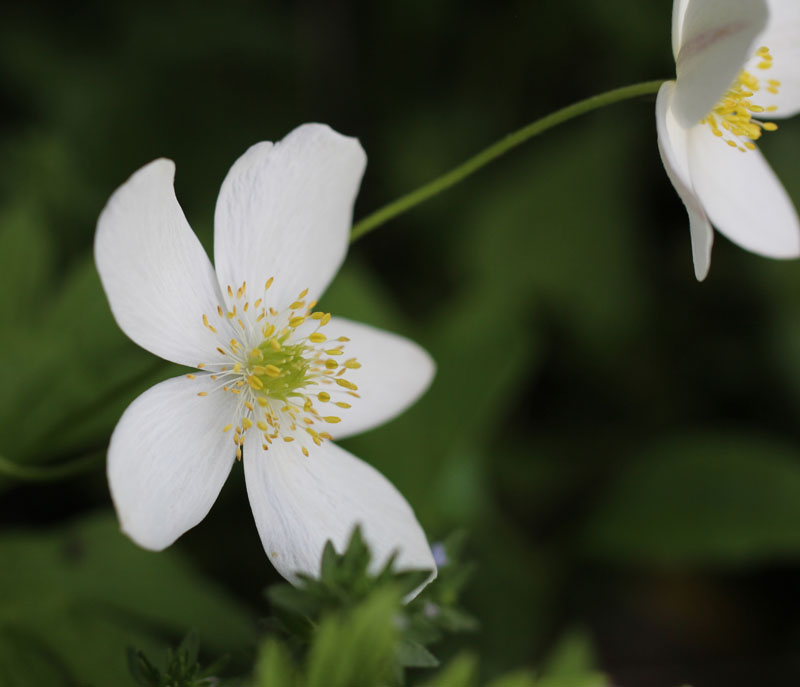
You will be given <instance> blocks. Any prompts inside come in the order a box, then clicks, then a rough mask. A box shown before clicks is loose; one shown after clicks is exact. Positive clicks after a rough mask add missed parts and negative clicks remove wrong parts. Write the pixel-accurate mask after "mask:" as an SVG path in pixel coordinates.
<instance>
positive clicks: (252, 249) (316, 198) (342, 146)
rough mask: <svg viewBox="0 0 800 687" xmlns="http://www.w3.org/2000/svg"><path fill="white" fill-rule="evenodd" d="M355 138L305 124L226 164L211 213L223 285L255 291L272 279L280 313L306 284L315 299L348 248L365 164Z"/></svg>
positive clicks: (258, 145)
mask: <svg viewBox="0 0 800 687" xmlns="http://www.w3.org/2000/svg"><path fill="white" fill-rule="evenodd" d="M366 161H367V158H366V155H365V154H364V150H363V149H362V148H361V145H360V144H359V142H358V140H357V139H355V138H349V137H347V136H342V135H341V134H338V133H336V132H335V131H333V130H332V129H331V128H330V127H328V126H325V125H323V124H304V125H303V126H300V127H298V128H297V129H295V130H294V131H292V132H291V133H290V134H289V135H288V136H286V138H284V139H283V140H282V141H280V142H279V143H276V144H274V145H272V144H271V143H258V144H256V145H254V146H252V147H251V148H250V149H249V150H248V151H247V152H246V153H245V154H244V155H242V157H240V158H239V159H238V160H237V161H236V163H235V164H234V165H233V167H231V169H230V171H229V172H228V175H227V177H225V181H224V182H223V184H222V188H221V189H220V193H219V198H218V199H217V209H216V213H215V216H214V223H215V232H216V234H215V238H214V260H215V263H216V267H217V274H218V276H219V280H220V285H221V286H222V288H223V289H225V288H226V287H227V285H229V284H230V285H231V286H232V287H233V288H234V289H236V288H237V287H238V286H239V285H240V284H241V282H243V281H246V282H247V283H248V285H249V286H248V291H249V292H252V293H255V292H256V291H258V290H259V289H260V288H261V287H263V284H264V282H265V281H266V280H267V279H268V278H269V277H275V283H274V285H273V287H272V291H270V296H271V298H272V299H274V300H272V301H271V304H272V305H274V306H275V307H276V308H277V309H278V310H281V309H282V308H283V307H285V306H287V305H288V304H289V303H291V302H292V301H293V300H294V299H295V297H296V296H297V294H298V293H299V292H300V291H302V290H303V289H306V288H308V289H309V292H310V295H311V297H312V298H319V297H320V296H321V295H322V292H323V291H324V290H325V288H326V287H327V285H328V283H329V282H330V280H331V279H332V278H333V275H334V274H336V271H337V270H338V269H339V266H340V265H341V262H342V260H343V259H344V255H345V253H346V251H347V244H348V238H349V235H350V226H351V223H352V214H353V203H354V202H355V197H356V194H357V193H358V187H359V184H360V183H361V177H362V175H363V173H364V167H365V166H366Z"/></svg>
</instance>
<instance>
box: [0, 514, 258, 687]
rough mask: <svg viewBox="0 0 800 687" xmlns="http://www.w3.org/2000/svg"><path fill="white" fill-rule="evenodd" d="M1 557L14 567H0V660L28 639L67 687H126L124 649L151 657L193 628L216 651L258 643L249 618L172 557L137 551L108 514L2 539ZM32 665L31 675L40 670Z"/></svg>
mask: <svg viewBox="0 0 800 687" xmlns="http://www.w3.org/2000/svg"><path fill="white" fill-rule="evenodd" d="M0 560H3V561H14V565H13V566H12V565H4V566H0V656H3V655H8V654H9V653H11V651H12V649H11V647H12V646H15V644H14V642H16V643H17V644H18V643H19V642H24V643H25V644H26V646H27V647H28V649H27V651H29V652H33V651H34V650H36V651H40V652H44V653H46V654H47V655H49V656H52V657H53V661H54V665H59V666H63V671H64V673H65V675H66V676H67V677H68V680H69V681H70V684H73V683H75V682H77V681H85V682H87V683H90V684H94V685H110V684H113V685H124V684H129V682H130V676H129V673H128V670H127V666H126V658H125V657H126V647H128V646H135V647H137V648H140V649H143V650H145V651H146V652H147V653H148V654H151V655H152V654H153V653H156V654H157V653H160V652H162V651H163V646H162V643H163V639H164V638H165V637H170V636H172V637H174V638H175V640H176V641H177V639H178V638H180V637H181V636H183V635H184V634H185V632H186V630H187V629H188V628H190V627H195V628H197V631H198V634H199V637H200V638H201V640H202V643H203V646H204V648H207V649H208V650H209V651H210V652H213V653H216V654H219V653H222V652H225V651H232V650H236V649H238V650H241V649H242V648H243V647H246V646H247V645H248V644H249V643H250V642H251V641H252V638H253V636H254V632H255V628H254V623H253V621H252V618H251V616H250V614H249V612H248V611H246V610H245V609H243V608H242V607H241V606H239V605H238V603H237V602H235V601H233V600H232V599H231V598H229V597H228V596H227V595H226V594H224V593H223V592H222V591H221V590H219V589H218V588H217V587H215V586H214V585H213V584H211V583H209V582H208V581H207V580H205V579H204V578H203V577H201V576H200V575H199V574H198V573H197V572H196V571H195V570H194V569H193V568H191V567H190V566H189V565H188V564H187V563H185V562H184V560H183V559H182V558H181V557H180V556H179V555H178V554H177V553H176V552H172V551H169V552H163V553H157V554H154V553H150V552H146V551H143V550H141V549H139V548H138V547H136V546H135V545H134V544H133V543H131V542H130V541H129V540H128V539H127V538H126V537H125V536H124V535H122V534H121V533H120V532H119V528H118V525H117V523H116V520H115V518H113V517H112V516H110V515H105V514H99V515H95V516H92V517H89V518H86V519H84V520H82V521H79V522H77V523H75V524H74V525H70V526H68V527H65V528H62V529H60V530H55V531H51V532H47V533H42V534H31V533H25V532H17V533H6V534H4V535H3V536H2V537H0ZM42 665H47V664H46V662H42ZM28 668H29V670H28V674H29V675H31V676H33V675H35V673H34V672H33V671H34V670H40V666H37V665H36V664H34V663H33V662H29V664H28ZM19 669H20V670H22V668H19ZM0 684H2V683H0ZM38 684H40V685H43V684H49V683H48V682H47V681H41V682H39V683H38ZM53 684H58V682H55V681H54V682H53Z"/></svg>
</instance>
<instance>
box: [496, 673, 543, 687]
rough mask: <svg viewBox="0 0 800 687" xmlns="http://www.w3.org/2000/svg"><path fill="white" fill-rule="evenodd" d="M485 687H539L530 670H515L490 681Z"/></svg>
mask: <svg viewBox="0 0 800 687" xmlns="http://www.w3.org/2000/svg"><path fill="white" fill-rule="evenodd" d="M486 687H539V683H538V682H536V676H535V675H534V674H533V672H531V671H530V670H516V671H514V672H513V673H507V674H505V675H501V676H500V677H498V678H496V679H494V680H492V681H491V682H490V683H489V684H488V685H487V686H486Z"/></svg>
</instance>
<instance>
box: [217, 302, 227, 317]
mask: <svg viewBox="0 0 800 687" xmlns="http://www.w3.org/2000/svg"><path fill="white" fill-rule="evenodd" d="M217 313H218V314H219V316H220V317H223V316H224V315H225V312H224V311H223V310H222V306H221V305H218V306H217Z"/></svg>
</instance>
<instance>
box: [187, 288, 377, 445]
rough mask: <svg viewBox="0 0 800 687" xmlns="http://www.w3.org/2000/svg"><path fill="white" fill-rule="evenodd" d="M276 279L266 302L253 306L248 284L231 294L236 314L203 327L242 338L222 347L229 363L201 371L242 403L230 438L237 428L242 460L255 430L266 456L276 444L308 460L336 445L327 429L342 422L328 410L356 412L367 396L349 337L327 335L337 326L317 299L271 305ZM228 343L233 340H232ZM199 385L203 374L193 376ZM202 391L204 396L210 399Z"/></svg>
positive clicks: (226, 313)
mask: <svg viewBox="0 0 800 687" xmlns="http://www.w3.org/2000/svg"><path fill="white" fill-rule="evenodd" d="M272 282H273V280H272V278H270V279H268V280H267V282H266V283H265V284H264V292H263V294H262V296H261V297H260V298H258V299H257V300H255V301H253V302H251V301H250V300H249V298H248V296H247V284H246V283H244V282H243V283H242V285H241V286H240V287H239V288H238V289H236V290H235V291H234V289H233V288H232V287H230V286H228V288H227V294H228V304H227V307H228V308H230V309H229V310H225V309H223V307H222V306H217V311H216V313H214V314H212V317H209V316H208V315H207V314H203V325H204V326H205V327H206V328H207V329H208V330H209V332H210V333H211V334H213V335H214V336H215V338H216V339H217V342H218V343H220V339H221V338H222V336H224V335H222V334H221V332H231V333H232V334H234V336H232V338H231V339H230V340H229V341H227V343H226V344H223V345H220V346H217V352H218V353H220V354H221V355H222V356H223V357H224V358H225V362H216V363H209V362H204V363H199V364H198V365H197V367H198V369H200V370H203V371H205V372H207V373H209V375H210V378H211V380H212V381H214V382H216V383H217V386H216V387H215V388H214V389H213V390H212V393H213V392H214V391H217V390H219V391H222V392H223V393H230V394H233V395H235V396H236V397H237V411H236V417H238V418H240V419H239V421H238V423H236V424H235V425H234V424H228V425H226V426H225V427H223V428H222V431H223V432H226V433H227V432H230V431H231V430H233V443H234V445H235V447H236V457H237V459H239V460H241V458H242V448H243V446H244V437H245V435H246V434H247V433H248V432H252V431H257V432H259V433H260V435H261V439H262V442H261V447H262V448H263V449H264V450H265V451H266V450H268V449H269V447H270V446H271V445H272V444H273V442H275V441H278V440H281V441H284V442H287V443H290V442H295V441H296V442H297V443H298V444H299V447H300V450H301V451H302V453H303V455H305V456H308V455H309V446H310V445H311V444H315V445H317V446H319V445H320V444H321V443H322V442H323V441H324V440H325V439H331V438H332V437H331V435H330V433H329V432H327V431H324V430H322V429H321V427H322V426H323V425H324V424H335V423H337V422H340V421H341V418H340V417H339V416H338V415H337V414H336V413H338V412H339V410H334V411H333V412H325V410H322V409H321V408H322V407H323V406H328V407H330V406H333V407H335V408H337V409H342V410H344V409H347V408H350V401H352V398H359V394H358V387H357V386H356V385H355V384H354V383H353V382H352V381H350V380H348V379H347V378H346V377H345V375H346V374H347V373H348V372H349V371H352V370H356V369H358V368H360V367H361V364H360V363H359V362H358V361H357V360H356V359H355V358H345V357H344V356H345V352H344V349H345V345H346V344H347V342H348V341H349V339H348V338H347V337H346V336H339V337H337V338H335V339H333V340H329V339H328V337H327V336H326V335H325V334H324V332H323V331H322V330H323V329H324V327H325V326H326V325H327V324H328V323H329V322H330V320H331V315H330V313H324V312H321V311H315V310H314V306H315V305H316V302H315V301H311V302H307V301H306V297H307V295H308V289H305V290H303V291H302V292H301V293H300V294H299V295H298V296H297V298H296V299H295V301H294V302H293V303H292V304H291V305H290V306H289V307H288V308H287V309H286V310H284V311H283V312H278V311H277V310H275V309H274V308H272V307H269V306H268V305H267V303H266V295H267V292H268V291H269V288H270V286H272ZM226 338H227V337H226ZM187 376H188V377H189V378H190V379H194V378H196V377H197V375H193V374H190V375H187ZM208 393H209V392H207V391H201V392H199V393H198V396H207V395H208Z"/></svg>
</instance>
